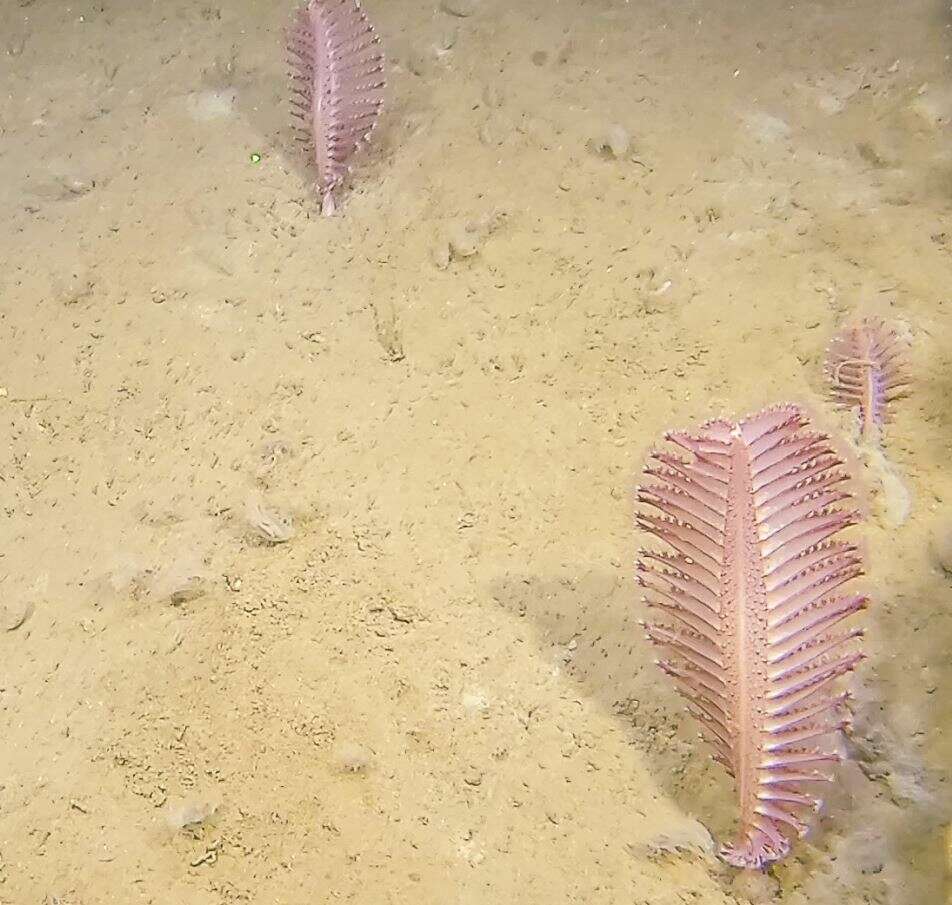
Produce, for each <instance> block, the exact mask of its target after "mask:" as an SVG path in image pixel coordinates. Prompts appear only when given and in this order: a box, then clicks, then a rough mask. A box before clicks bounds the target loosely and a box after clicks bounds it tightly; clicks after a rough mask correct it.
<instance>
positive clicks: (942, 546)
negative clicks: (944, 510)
mask: <svg viewBox="0 0 952 905" xmlns="http://www.w3.org/2000/svg"><path fill="white" fill-rule="evenodd" d="M929 546H930V548H931V549H932V556H933V558H934V559H935V563H936V565H937V566H939V567H940V568H941V569H943V570H944V571H945V572H947V573H948V574H949V575H952V520H949V519H945V520H944V522H943V524H941V525H939V526H938V527H936V528H934V529H933V530H932V538H931V540H930V543H929Z"/></svg>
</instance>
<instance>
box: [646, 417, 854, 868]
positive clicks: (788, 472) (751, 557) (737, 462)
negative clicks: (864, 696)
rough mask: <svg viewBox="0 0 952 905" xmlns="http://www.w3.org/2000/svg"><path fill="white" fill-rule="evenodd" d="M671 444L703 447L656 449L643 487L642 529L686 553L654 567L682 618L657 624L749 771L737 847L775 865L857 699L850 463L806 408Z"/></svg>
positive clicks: (681, 681) (671, 668) (697, 708)
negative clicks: (849, 623)
mask: <svg viewBox="0 0 952 905" xmlns="http://www.w3.org/2000/svg"><path fill="white" fill-rule="evenodd" d="M666 439H668V440H671V441H672V442H674V443H675V444H677V445H678V446H680V447H681V448H682V449H684V450H686V451H687V453H688V456H687V457H683V458H681V457H677V456H673V455H671V454H670V453H666V452H663V451H658V452H655V453H653V454H652V460H653V461H652V462H651V463H650V464H649V465H648V466H647V468H646V469H645V471H646V474H647V475H648V476H649V477H650V478H651V483H649V484H647V485H645V486H643V487H641V488H639V490H638V501H639V502H640V503H641V506H642V508H641V510H640V512H639V515H638V519H637V521H638V525H639V526H640V527H641V528H642V529H643V530H644V531H646V532H648V533H649V534H652V535H654V536H655V537H656V538H657V539H659V540H661V541H663V542H664V544H665V545H667V546H668V547H670V548H671V550H672V551H673V552H652V551H646V552H644V553H643V555H642V559H641V562H640V563H639V567H638V581H639V583H640V584H641V585H642V587H643V588H644V590H645V600H646V602H647V604H648V605H649V606H650V607H651V608H652V609H654V610H657V611H659V612H660V613H661V614H662V616H663V617H667V618H666V620H665V622H664V623H658V624H650V625H647V626H646V631H647V635H648V637H649V639H651V640H652V641H653V642H654V643H656V644H658V645H660V646H661V647H662V648H664V649H665V650H666V652H667V653H668V655H669V657H668V659H665V660H663V661H662V662H661V664H660V665H661V667H662V669H663V670H664V671H665V672H666V673H668V674H669V675H670V676H671V677H672V678H673V680H674V683H675V685H676V687H677V688H678V690H679V691H680V692H681V694H682V695H684V697H685V698H687V700H688V701H689V703H690V710H691V712H692V713H693V714H694V715H695V716H696V717H697V718H698V720H699V721H700V724H701V728H702V735H703V736H704V737H705V738H706V740H707V741H708V742H709V743H710V744H711V745H712V747H713V749H714V756H715V760H717V761H718V762H720V763H722V764H724V765H725V766H726V767H727V769H728V771H729V772H730V774H731V775H732V776H733V777H734V780H735V783H736V787H737V795H738V805H739V811H740V815H739V817H740V819H739V829H738V836H737V839H736V841H735V842H734V843H732V844H731V845H728V846H726V847H724V848H723V849H722V856H723V857H724V858H725V859H726V860H727V861H728V862H729V863H731V864H734V865H736V866H739V867H749V868H761V867H764V866H765V865H767V864H769V863H770V862H773V861H776V860H778V859H780V858H783V857H784V856H785V855H786V854H787V852H788V851H789V849H790V840H791V838H792V837H795V836H797V835H803V834H804V833H805V832H806V830H807V827H808V826H809V815H810V814H811V813H812V812H813V811H816V810H817V809H818V808H819V807H820V798H819V797H818V794H817V789H816V784H817V783H818V782H828V781H830V779H831V774H830V766H831V765H832V764H835V763H836V762H837V759H838V758H837V755H836V753H835V752H834V751H833V748H832V746H831V744H830V739H831V734H832V733H834V732H836V731H838V730H841V729H843V728H845V727H846V725H847V711H846V701H847V699H846V695H845V694H843V693H841V692H837V691H836V690H835V689H834V688H833V685H834V680H835V679H836V678H837V677H838V676H841V675H843V674H844V673H846V672H848V671H849V670H851V669H853V667H854V666H855V665H856V664H857V662H859V660H860V659H861V658H862V654H860V653H859V652H857V651H855V650H852V649H851V645H852V642H853V640H854V639H855V638H857V637H858V636H859V635H860V634H861V631H860V630H859V629H847V630H846V631H839V632H836V631H833V629H834V628H835V627H837V626H839V625H840V624H841V623H842V622H843V620H845V619H847V618H848V617H850V616H851V615H853V614H854V613H856V612H857V611H858V610H861V609H862V608H863V607H865V606H866V598H865V597H863V596H861V595H858V594H843V593H840V592H839V589H840V588H841V587H842V586H843V585H844V584H845V583H846V582H848V581H849V580H851V579H853V578H855V577H856V576H858V575H859V574H861V572H862V563H861V559H860V556H859V554H858V553H857V550H856V547H855V546H853V545H851V544H848V543H845V542H843V541H839V540H836V539H834V538H835V535H837V534H838V533H839V532H840V531H841V530H842V529H843V528H845V527H847V526H848V525H851V524H853V523H854V522H855V521H856V518H857V515H856V513H855V512H853V511H852V510H850V509H843V508H842V506H841V503H842V502H843V500H845V499H847V498H848V496H849V494H848V493H847V492H846V491H845V490H843V484H844V481H845V480H846V478H847V475H846V473H845V472H844V471H843V470H842V467H841V466H842V462H841V461H840V459H839V458H838V457H837V456H836V454H835V453H834V452H833V450H832V448H831V447H830V444H829V441H828V438H827V437H826V436H824V435H823V434H818V433H814V432H812V431H810V430H808V428H807V422H806V419H805V418H804V416H803V415H802V414H801V412H800V411H799V409H797V408H796V407H795V406H792V405H787V406H780V407H777V408H773V409H767V410H765V411H763V412H760V413H759V414H757V415H753V416H751V417H749V418H747V419H745V420H743V421H740V422H738V423H731V422H727V421H711V422H709V423H707V424H705V425H704V426H703V427H702V428H701V429H700V430H699V431H698V432H697V433H694V434H690V433H686V432H674V433H670V434H668V435H667V438H666ZM652 510H653V511H652Z"/></svg>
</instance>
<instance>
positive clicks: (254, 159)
mask: <svg viewBox="0 0 952 905" xmlns="http://www.w3.org/2000/svg"><path fill="white" fill-rule="evenodd" d="M251 162H252V163H261V155H260V154H259V153H258V152H257V151H255V153H254V154H252V155H251Z"/></svg>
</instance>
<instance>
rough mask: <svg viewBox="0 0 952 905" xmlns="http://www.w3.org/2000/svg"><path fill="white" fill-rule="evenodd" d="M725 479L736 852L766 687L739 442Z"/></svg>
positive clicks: (760, 598) (760, 603)
mask: <svg viewBox="0 0 952 905" xmlns="http://www.w3.org/2000/svg"><path fill="white" fill-rule="evenodd" d="M730 458H731V474H730V484H731V486H730V491H729V493H728V499H729V500H732V501H733V505H732V506H731V507H730V508H729V509H728V512H727V520H726V525H725V529H726V530H725V551H724V572H725V574H724V575H723V579H724V582H723V585H722V586H723V587H724V588H725V590H726V598H727V599H726V600H725V601H724V603H725V605H726V606H725V609H726V612H727V619H728V621H729V623H731V625H730V629H731V630H730V632H729V635H730V637H731V638H732V639H733V641H732V646H733V649H732V650H731V652H730V658H729V659H730V663H731V666H732V671H733V673H734V677H735V682H734V695H733V698H734V699H733V701H732V710H733V720H734V726H733V732H734V736H735V745H734V758H735V762H734V764H733V765H732V766H733V772H734V777H735V781H736V782H737V789H738V794H739V800H740V806H741V813H740V827H739V839H738V842H737V847H738V848H753V847H756V845H757V842H758V839H757V836H758V833H757V829H756V827H757V823H758V818H757V813H756V808H757V806H758V803H759V800H758V797H757V795H758V791H759V787H760V781H759V780H760V776H759V771H760V766H761V759H762V755H763V752H762V750H761V745H760V739H761V737H762V736H761V730H762V728H763V721H764V713H763V709H762V708H763V701H764V699H765V689H764V686H765V683H766V681H767V662H766V651H767V625H766V621H765V615H764V614H765V613H766V606H765V600H766V594H767V591H766V586H765V583H764V575H763V571H762V568H761V564H762V558H761V556H760V551H759V546H760V536H759V534H758V530H757V515H756V511H755V509H754V504H753V500H754V494H753V487H752V474H751V459H750V451H749V448H748V446H747V444H746V443H744V441H743V439H742V437H741V436H740V431H736V432H734V433H733V435H732V438H731V457H730Z"/></svg>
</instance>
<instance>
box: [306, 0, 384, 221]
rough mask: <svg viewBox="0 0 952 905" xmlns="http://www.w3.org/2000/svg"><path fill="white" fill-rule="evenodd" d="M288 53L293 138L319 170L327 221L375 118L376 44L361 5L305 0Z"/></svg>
mask: <svg viewBox="0 0 952 905" xmlns="http://www.w3.org/2000/svg"><path fill="white" fill-rule="evenodd" d="M288 52H289V54H290V64H291V95H292V96H291V108H292V114H293V116H294V117H295V118H296V119H297V120H298V121H299V124H298V127H297V129H298V138H299V140H300V141H301V142H302V143H303V144H304V146H305V148H306V150H307V152H308V155H309V157H310V158H311V160H312V162H313V164H314V166H315V168H316V171H317V180H316V189H317V193H318V195H319V196H320V199H321V212H322V213H323V214H325V215H331V214H333V213H334V211H335V210H336V209H337V200H336V197H335V196H336V195H337V193H338V192H339V190H340V187H341V185H342V184H343V182H344V179H345V177H346V176H347V173H348V172H349V170H350V159H351V157H352V156H353V155H354V153H355V152H356V151H357V149H358V148H359V147H361V146H362V145H364V144H365V143H366V142H367V141H368V139H369V137H370V133H371V132H372V131H373V129H374V126H375V125H376V123H377V118H378V116H379V115H380V108H381V105H382V104H383V91H384V86H385V80H384V75H383V68H384V58H383V53H382V52H381V50H380V41H379V39H378V37H377V35H376V33H375V32H374V28H373V26H372V25H371V24H370V22H369V21H368V19H367V16H366V14H365V13H364V11H363V10H362V9H361V6H360V3H359V0H308V2H307V3H305V4H304V5H303V6H302V7H300V8H299V9H298V10H297V11H296V12H295V14H294V19H293V21H292V25H291V27H290V29H289V30H288Z"/></svg>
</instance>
